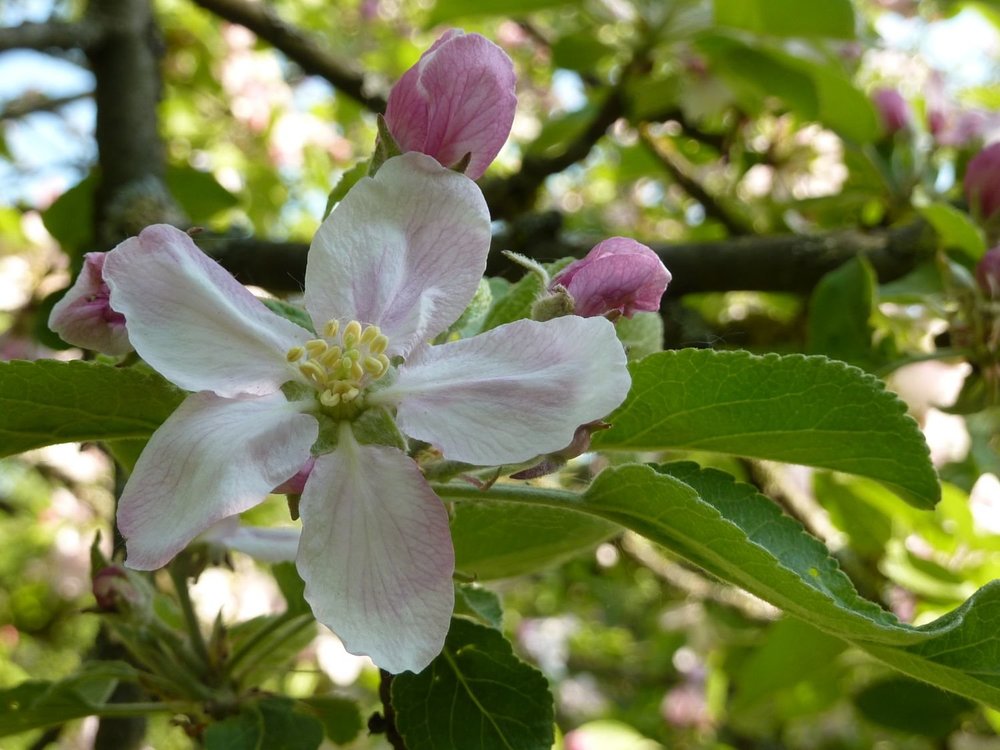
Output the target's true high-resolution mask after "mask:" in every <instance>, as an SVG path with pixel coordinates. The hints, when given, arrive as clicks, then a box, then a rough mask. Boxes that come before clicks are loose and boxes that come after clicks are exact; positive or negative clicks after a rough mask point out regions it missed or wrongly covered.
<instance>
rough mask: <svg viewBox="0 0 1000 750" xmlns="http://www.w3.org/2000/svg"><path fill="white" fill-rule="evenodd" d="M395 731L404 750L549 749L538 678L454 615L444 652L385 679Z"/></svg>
mask: <svg viewBox="0 0 1000 750" xmlns="http://www.w3.org/2000/svg"><path fill="white" fill-rule="evenodd" d="M392 707H393V708H394V709H395V711H396V728H397V729H398V730H399V733H400V734H401V735H402V737H403V739H404V740H405V741H406V747H407V748H409V749H410V750H454V748H462V750H494V749H495V750H512V748H517V750H550V748H551V747H552V742H553V711H552V696H551V694H550V693H549V688H548V684H547V683H546V680H545V677H543V676H542V673H541V672H539V671H538V670H537V669H535V668H534V667H532V666H529V665H528V664H525V663H524V662H523V661H521V660H520V659H518V658H517V657H516V656H515V655H514V651H513V649H512V648H511V646H510V644H509V643H508V642H507V641H506V640H504V637H503V636H502V635H501V634H500V633H499V632H497V631H496V630H494V629H492V628H488V627H486V626H484V625H477V624H476V623H473V622H470V621H469V620H464V619H461V618H454V619H453V620H452V621H451V630H450V631H449V632H448V638H447V640H446V641H445V646H444V651H442V652H441V655H440V656H438V657H437V658H436V659H435V660H434V661H433V662H431V664H430V666H429V667H427V669H425V670H424V671H423V672H421V673H420V674H411V673H409V672H404V673H403V674H400V675H397V676H396V677H395V678H394V679H393V681H392Z"/></svg>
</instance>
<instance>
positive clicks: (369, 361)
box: [363, 357, 385, 378]
mask: <svg viewBox="0 0 1000 750" xmlns="http://www.w3.org/2000/svg"><path fill="white" fill-rule="evenodd" d="M363 367H364V368H365V372H367V373H368V374H369V375H374V376H375V377H376V378H377V377H378V376H379V375H381V374H382V373H383V372H385V365H383V364H382V360H380V359H378V358H377V357H365V362H364V365H363Z"/></svg>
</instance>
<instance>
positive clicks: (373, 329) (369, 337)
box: [361, 326, 382, 344]
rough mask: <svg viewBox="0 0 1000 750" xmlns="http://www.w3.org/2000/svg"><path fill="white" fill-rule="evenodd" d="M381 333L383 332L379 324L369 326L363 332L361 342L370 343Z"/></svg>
mask: <svg viewBox="0 0 1000 750" xmlns="http://www.w3.org/2000/svg"><path fill="white" fill-rule="evenodd" d="M381 333H382V332H381V331H380V330H379V329H378V326H368V327H367V328H366V329H365V330H364V333H362V334H361V343H362V344H370V343H371V342H372V341H373V340H374V339H375V337H376V336H378V335H379V334H381Z"/></svg>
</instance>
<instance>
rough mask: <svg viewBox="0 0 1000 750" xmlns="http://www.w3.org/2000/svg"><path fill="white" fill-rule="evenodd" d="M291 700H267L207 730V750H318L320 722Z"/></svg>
mask: <svg viewBox="0 0 1000 750" xmlns="http://www.w3.org/2000/svg"><path fill="white" fill-rule="evenodd" d="M295 708H296V704H295V702H294V701H291V700H289V699H287V698H267V699H265V700H262V701H260V702H259V703H255V704H251V705H248V706H245V707H244V708H243V710H242V711H241V712H240V713H239V714H237V715H236V716H232V717H230V718H228V719H225V720H224V721H220V722H218V723H216V724H212V725H211V726H210V727H208V729H206V730H205V736H204V740H203V741H204V746H205V750H316V748H318V747H319V746H320V744H321V743H322V742H323V725H322V723H320V721H319V719H316V718H314V717H313V716H309V715H306V714H303V713H298V712H297V711H296V710H295Z"/></svg>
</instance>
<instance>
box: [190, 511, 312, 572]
mask: <svg viewBox="0 0 1000 750" xmlns="http://www.w3.org/2000/svg"><path fill="white" fill-rule="evenodd" d="M301 535H302V530H301V529H300V528H298V527H297V526H278V527H274V528H266V527H263V526H247V525H245V524H242V523H240V519H239V518H237V517H236V516H230V517H229V518H224V519H222V520H221V521H219V522H218V523H217V524H215V525H213V526H212V527H211V528H210V529H208V530H207V531H206V532H205V533H204V534H202V535H201V539H203V540H205V541H209V542H216V543H217V544H221V545H222V546H223V547H228V548H229V549H234V550H236V551H238V552H242V553H244V554H246V555H250V557H252V558H254V559H256V560H260V561H262V562H269V563H277V562H291V561H292V560H294V559H295V556H296V555H297V554H298V549H299V537H300V536H301Z"/></svg>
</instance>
